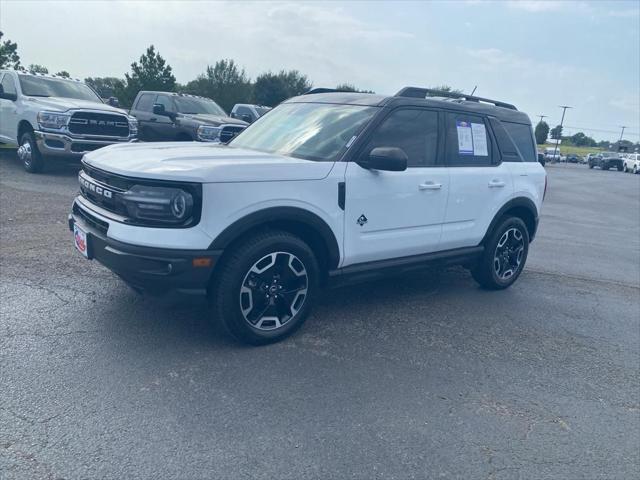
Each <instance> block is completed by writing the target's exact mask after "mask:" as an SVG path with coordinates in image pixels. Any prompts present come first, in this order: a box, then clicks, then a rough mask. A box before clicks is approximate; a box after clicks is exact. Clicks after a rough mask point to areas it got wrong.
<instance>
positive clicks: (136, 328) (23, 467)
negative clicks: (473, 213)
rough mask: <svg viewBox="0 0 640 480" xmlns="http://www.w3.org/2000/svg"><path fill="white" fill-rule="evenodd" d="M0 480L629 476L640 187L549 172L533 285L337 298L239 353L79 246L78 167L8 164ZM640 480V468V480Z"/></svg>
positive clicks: (8, 155)
mask: <svg viewBox="0 0 640 480" xmlns="http://www.w3.org/2000/svg"><path fill="white" fill-rule="evenodd" d="M0 155H1V156H0V222H1V224H0V225H1V226H0V228H1V230H0V275H1V283H0V313H1V318H0V380H1V384H0V477H1V478H3V479H14V478H16V479H18V478H20V479H22V478H54V479H58V478H65V479H72V478H74V479H75V478H109V479H111V478H114V479H121V478H126V479H133V478H153V479H159V478H168V479H174V478H178V479H199V478H220V479H223V478H224V479H226V478H233V479H238V478H265V479H271V478H295V479H300V478H356V479H360V478H362V479H373V478H398V479H404V478H419V479H422V478H465V479H471V478H473V479H480V478H482V479H513V478H536V479H540V478H562V479H578V478H589V479H594V478H615V479H618V478H620V479H626V478H631V477H634V476H635V475H637V472H638V471H639V469H640V457H639V453H638V452H640V403H639V402H640V400H639V399H640V386H639V378H640V377H639V375H640V210H639V208H640V176H639V175H635V176H634V175H630V174H622V173H618V172H613V171H609V172H605V171H599V170H588V169H587V168H586V167H585V166H581V165H580V166H579V165H561V166H554V165H552V166H548V169H547V170H548V173H549V192H548V194H547V200H546V202H545V209H544V212H543V215H542V218H541V227H540V231H539V236H538V238H537V240H536V241H535V242H534V243H533V245H532V250H531V254H530V258H529V263H528V266H527V269H526V271H525V272H524V274H523V276H522V277H521V279H520V280H519V281H518V282H517V283H516V284H515V285H514V287H512V288H511V289H509V290H507V291H503V292H487V291H483V290H480V289H479V288H478V287H477V286H476V284H475V283H474V282H473V281H472V279H471V278H470V276H469V275H468V274H467V273H466V272H465V271H464V270H462V269H459V268H454V269H449V270H446V271H443V272H427V273H422V274H418V275H414V276H410V277H404V278H399V279H394V280H392V281H386V282H383V281H380V282H375V283H369V284H363V285H359V286H356V287H350V288H347V289H342V290H329V291H327V292H326V293H325V294H324V298H323V300H322V301H321V302H320V304H319V306H318V308H316V309H315V311H314V313H313V315H312V316H311V318H310V319H309V320H308V321H307V323H306V325H305V326H304V327H303V329H302V330H301V331H300V332H299V333H298V334H297V335H295V336H294V337H292V338H290V339H289V340H287V341H285V342H283V343H280V344H277V345H272V346H268V347H263V348H248V347H242V346H238V345H237V344H234V343H231V342H230V341H228V340H227V339H226V338H225V337H223V336H221V335H220V334H219V332H218V331H217V330H216V328H214V327H212V326H210V324H209V322H208V320H207V309H206V306H205V304H204V302H202V301H193V300H191V301H189V302H169V301H166V300H165V301H159V300H158V299H153V298H145V297H141V296H138V295H137V294H136V293H134V292H133V291H131V290H130V289H129V288H128V287H126V286H125V285H124V284H123V283H122V282H120V281H119V280H118V279H117V278H115V277H114V276H113V275H112V274H111V273H110V272H109V271H108V270H106V269H105V268H103V267H101V266H100V265H99V264H97V263H96V262H87V261H85V260H84V259H83V258H81V256H80V255H79V254H78V253H76V252H74V250H73V245H72V238H71V234H70V233H69V232H68V229H67V223H66V216H67V213H68V210H69V207H70V204H71V200H72V198H73V196H74V193H75V192H76V190H77V187H76V176H75V173H76V171H77V168H76V167H73V166H57V167H56V168H53V169H50V170H49V171H48V172H47V173H45V174H44V175H39V176H33V175H29V174H26V173H24V172H23V171H22V169H21V167H20V165H19V164H18V162H17V160H16V159H15V153H14V152H11V151H6V150H5V151H4V153H2V154H0ZM633 472H636V473H635V474H634V473H633Z"/></svg>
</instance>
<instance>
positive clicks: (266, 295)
mask: <svg viewBox="0 0 640 480" xmlns="http://www.w3.org/2000/svg"><path fill="white" fill-rule="evenodd" d="M308 288H309V276H308V274H307V270H306V268H305V266H304V264H303V263H302V261H300V259H299V258H298V257H296V256H295V255H294V254H292V253H289V252H273V253H269V254H267V255H265V256H264V257H262V258H261V259H260V260H258V261H257V262H255V263H254V264H253V266H252V267H251V268H250V269H249V271H248V272H247V274H246V275H245V277H244V280H243V281H242V285H241V287H240V310H241V311H242V316H243V317H244V319H245V320H246V321H247V322H248V323H249V324H250V325H251V326H252V327H254V328H256V329H258V330H275V329H278V328H280V327H282V326H284V325H285V324H287V323H288V322H290V321H291V319H293V318H294V317H295V316H296V314H297V313H298V312H299V311H300V309H301V308H302V306H303V305H304V302H305V300H306V298H307V291H308Z"/></svg>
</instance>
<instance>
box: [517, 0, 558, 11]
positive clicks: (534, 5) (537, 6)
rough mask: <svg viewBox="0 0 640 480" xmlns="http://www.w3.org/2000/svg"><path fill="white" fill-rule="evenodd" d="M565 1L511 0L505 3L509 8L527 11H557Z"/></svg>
mask: <svg viewBox="0 0 640 480" xmlns="http://www.w3.org/2000/svg"><path fill="white" fill-rule="evenodd" d="M566 4H567V2H561V1H551V0H547V1H543V0H512V1H508V2H507V5H508V6H509V7H510V8H516V9H519V10H526V11H527V12H552V11H557V10H560V9H562V8H564V7H565V6H566Z"/></svg>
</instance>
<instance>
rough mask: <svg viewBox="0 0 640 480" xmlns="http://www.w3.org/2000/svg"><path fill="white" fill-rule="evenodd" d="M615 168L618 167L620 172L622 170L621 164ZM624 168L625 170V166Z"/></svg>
mask: <svg viewBox="0 0 640 480" xmlns="http://www.w3.org/2000/svg"><path fill="white" fill-rule="evenodd" d="M617 169H618V171H619V172H621V171H622V165H618V166H617ZM625 170H626V168H625Z"/></svg>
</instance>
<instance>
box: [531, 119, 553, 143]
mask: <svg viewBox="0 0 640 480" xmlns="http://www.w3.org/2000/svg"><path fill="white" fill-rule="evenodd" d="M534 133H535V136H536V143H537V144H538V145H544V144H545V143H546V141H547V138H548V137H549V124H548V123H547V122H544V121H542V120H540V121H539V122H538V124H537V125H536V129H535V132H534Z"/></svg>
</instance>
